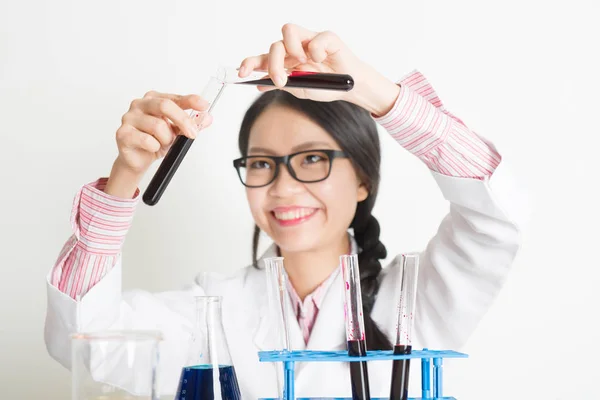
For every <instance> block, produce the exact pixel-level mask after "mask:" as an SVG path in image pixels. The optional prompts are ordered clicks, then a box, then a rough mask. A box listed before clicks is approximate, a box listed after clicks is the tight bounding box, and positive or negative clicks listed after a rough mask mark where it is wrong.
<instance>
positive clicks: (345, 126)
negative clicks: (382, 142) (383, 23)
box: [45, 25, 522, 398]
mask: <svg viewBox="0 0 600 400" xmlns="http://www.w3.org/2000/svg"><path fill="white" fill-rule="evenodd" d="M282 32H283V38H282V40H280V41H278V42H276V43H273V44H272V45H271V48H270V51H269V52H268V53H267V54H263V55H259V56H254V57H249V58H247V59H245V60H244V61H243V62H242V63H241V66H240V76H242V77H244V76H247V75H248V74H249V73H250V72H252V71H254V70H265V71H268V73H269V74H270V76H271V77H272V78H273V79H274V81H275V82H276V83H277V84H278V87H276V88H271V89H273V90H270V89H261V90H265V91H266V93H263V94H262V95H261V96H260V97H259V98H258V99H257V100H256V101H255V102H254V104H252V105H251V107H250V108H249V110H248V111H247V113H246V115H245V117H244V120H243V122H242V125H241V129H240V133H239V149H240V152H241V158H240V159H239V160H237V161H236V163H235V165H236V168H237V169H238V173H239V176H240V180H241V182H242V184H244V185H245V186H246V194H247V201H248V205H249V207H250V210H251V212H252V216H253V218H254V220H255V222H256V226H257V228H256V232H255V237H254V248H255V251H254V262H253V263H252V265H250V266H248V267H246V268H244V269H241V270H240V271H239V272H238V273H236V274H234V275H233V276H230V277H223V278H216V277H212V278H206V279H202V280H200V279H198V280H197V281H196V282H195V283H194V286H193V287H192V288H191V289H189V290H181V291H173V292H167V293H158V294H155V293H147V292H143V291H132V292H126V293H122V291H121V268H122V266H121V259H120V251H121V246H122V244H123V241H124V238H125V236H126V233H127V230H128V228H129V226H130V223H131V221H132V219H133V215H134V211H135V208H136V206H137V204H138V200H139V196H138V195H139V189H138V184H139V182H140V180H141V179H142V176H143V175H144V173H145V172H146V170H147V169H148V167H149V166H150V165H151V163H152V162H154V161H155V160H157V159H159V158H160V157H162V156H163V155H164V154H165V152H166V151H167V149H168V148H169V145H170V144H171V142H172V141H173V139H174V138H175V136H176V135H177V134H183V135H186V136H189V137H195V135H196V134H197V133H198V130H199V129H200V128H201V127H198V126H196V123H195V121H193V120H192V119H190V118H189V117H188V114H187V113H186V112H184V110H185V109H195V110H204V109H206V105H207V104H206V102H205V101H204V100H203V99H201V98H199V97H198V96H193V95H190V96H179V95H173V94H161V93H155V92H150V93H148V94H147V95H146V96H144V98H142V99H137V100H134V101H133V102H132V103H131V108H130V109H129V111H128V112H127V113H126V114H125V115H124V116H123V119H122V121H123V124H122V126H121V127H120V128H119V129H118V131H117V144H118V148H119V155H118V157H117V159H116V161H115V162H114V164H113V167H112V171H111V173H110V176H109V177H108V178H107V179H106V178H102V179H99V180H97V181H95V182H93V183H90V184H87V185H85V186H83V188H82V189H81V191H80V192H79V193H78V194H77V196H76V199H75V202H74V207H73V212H72V224H73V229H74V234H73V235H72V237H71V238H70V239H69V240H68V241H67V243H66V244H65V246H64V248H63V250H62V252H61V253H60V255H59V257H58V260H57V262H56V264H55V266H54V267H53V268H52V270H51V272H50V273H49V275H48V296H49V297H48V312H47V321H46V335H45V338H46V343H47V347H48V351H49V352H50V354H51V355H52V356H53V357H54V358H55V359H56V360H58V361H59V362H60V363H62V364H63V365H65V366H67V367H69V364H70V360H69V359H70V353H69V348H70V346H69V333H71V332H73V331H75V330H81V331H94V330H106V329H159V330H161V331H163V333H164V335H165V341H164V343H163V347H162V350H161V372H162V382H161V388H162V389H163V390H166V391H167V392H168V393H174V391H175V389H176V387H177V383H178V378H179V374H180V368H181V367H182V366H183V364H184V363H185V360H186V357H187V347H186V345H185V343H187V339H188V338H189V334H190V331H191V327H192V326H193V308H194V302H193V297H192V296H193V295H197V294H210V295H213V294H214V295H220V296H223V323H224V326H225V330H226V335H227V339H228V343H229V347H230V351H231V356H232V359H233V363H234V365H235V368H236V372H237V376H238V379H239V384H240V388H241V391H242V395H243V396H244V397H247V398H259V397H265V396H274V395H275V390H276V387H277V386H276V375H275V369H274V368H273V365H271V364H268V363H260V362H259V361H258V357H257V351H259V350H269V349H273V348H275V344H276V338H275V337H274V336H273V334H272V329H270V327H269V321H268V320H267V318H266V317H265V316H266V314H265V310H266V301H267V300H266V297H265V295H264V293H265V278H264V271H263V270H262V268H263V264H262V263H261V262H260V260H257V254H256V247H257V241H258V234H259V232H260V231H259V230H262V231H264V232H265V233H266V234H267V235H268V236H269V237H270V238H272V239H273V242H274V243H273V245H272V247H271V248H270V249H269V250H268V251H267V252H266V254H263V255H262V257H268V256H274V255H277V254H280V255H281V256H283V257H285V268H286V271H287V273H288V275H289V282H290V288H289V289H290V304H293V310H294V312H296V316H297V322H293V323H292V324H291V325H292V326H291V338H292V343H293V348H295V349H303V348H308V349H320V350H333V349H337V350H340V349H345V346H346V338H345V329H344V317H343V313H342V312H340V310H342V309H343V300H342V295H341V293H342V290H343V285H342V277H341V274H340V271H339V266H338V262H339V256H340V255H342V254H348V253H352V252H356V253H358V254H359V263H360V270H361V285H362V295H363V302H364V318H365V325H366V338H367V345H368V348H369V349H385V348H391V340H393V338H394V323H395V310H396V302H397V300H398V298H399V287H398V282H397V279H398V276H397V273H398V261H397V259H394V260H393V261H392V262H391V263H390V264H389V265H388V266H387V267H386V268H383V269H382V265H381V264H380V261H379V260H380V259H383V258H385V257H386V248H385V246H384V245H383V244H382V243H381V242H380V241H379V224H378V222H377V220H376V219H375V217H373V215H372V214H371V210H372V209H373V206H374V204H375V199H376V197H377V189H378V184H379V176H380V159H381V154H380V147H379V140H378V135H377V130H376V122H378V123H379V124H381V125H382V126H383V127H384V128H385V129H386V130H387V131H388V132H389V134H390V135H392V136H393V137H394V138H395V139H396V141H397V142H398V144H399V145H400V146H402V147H403V148H404V149H406V150H408V151H409V152H411V153H412V154H414V155H415V156H416V157H418V158H419V159H421V160H422V161H423V162H424V163H425V164H426V165H427V167H428V168H429V169H430V170H431V173H432V175H433V178H434V179H435V181H436V182H437V184H438V185H439V187H440V189H441V191H442V193H443V195H444V197H445V199H446V200H447V201H448V202H449V205H450V211H449V213H448V215H447V216H446V217H445V218H444V219H443V221H442V222H441V225H440V228H439V231H438V232H437V234H436V235H435V236H434V237H433V238H432V240H431V241H430V242H429V244H428V245H427V246H426V248H425V250H424V251H423V252H422V253H421V268H420V273H419V283H418V296H417V310H416V321H415V333H414V341H413V345H414V347H415V348H422V347H429V348H452V349H460V347H461V346H462V345H463V344H464V343H465V341H466V340H467V338H468V337H469V335H470V334H471V332H472V331H473V330H474V329H475V327H476V325H477V324H478V322H479V321H480V319H481V318H482V316H483V315H484V314H485V312H486V311H487V309H488V308H489V307H490V305H491V303H492V302H493V300H494V298H495V296H496V295H497V293H498V292H499V291H500V289H501V287H502V284H503V282H504V280H505V278H506V275H507V273H508V271H509V269H510V266H511V264H512V263H513V260H514V258H515V255H516V253H517V250H518V248H519V244H520V229H521V227H520V224H521V222H520V216H521V215H522V204H521V194H520V193H519V192H518V191H516V190H515V189H513V187H514V186H513V185H512V180H511V177H510V175H509V173H508V171H507V168H506V166H505V164H506V162H505V161H504V159H503V156H502V155H501V154H500V153H499V152H498V151H497V150H496V149H495V148H494V146H493V145H491V144H490V143H488V142H487V141H485V140H484V139H482V138H481V137H480V136H478V135H477V134H475V133H474V132H473V131H471V130H470V129H469V128H468V127H467V126H466V125H465V124H464V123H463V122H462V121H461V120H460V119H459V118H457V117H455V116H453V115H452V114H450V113H449V112H448V111H447V110H446V109H445V108H444V106H443V105H442V102H441V101H440V99H439V98H438V97H437V95H436V93H435V92H434V90H433V88H432V86H431V85H430V84H429V83H428V82H427V80H426V79H425V78H424V77H423V76H422V75H421V74H420V73H418V72H413V73H411V74H409V75H408V76H406V77H405V78H404V79H402V80H401V81H400V82H398V83H394V82H391V81H389V80H387V79H386V78H384V77H383V76H382V75H380V74H379V73H377V72H376V71H375V70H374V69H373V68H371V67H370V66H368V65H366V64H365V63H363V62H362V61H361V60H359V59H358V58H357V57H356V56H354V55H353V54H352V53H351V51H350V50H349V49H348V48H347V47H346V45H345V44H344V43H343V42H342V41H341V40H340V39H339V38H338V37H337V36H336V35H335V34H333V33H331V32H321V33H317V32H311V31H309V30H307V29H304V28H302V27H299V26H295V25H285V26H284V28H283V30H282ZM285 69H296V70H312V71H325V72H336V73H347V74H350V75H352V76H353V77H354V79H355V87H354V89H353V90H351V91H350V92H344V93H339V92H332V91H313V90H297V89H296V90H294V89H287V88H284V87H283V86H284V85H285V82H286V73H285ZM167 120H170V121H172V123H171V122H165V121H167ZM210 123H211V120H210V118H206V119H205V120H204V123H203V125H204V126H208V125H209V124H210ZM350 228H351V229H350ZM390 365H391V363H374V364H372V365H370V366H369V373H370V376H371V385H370V386H371V394H372V396H382V397H383V396H387V395H388V394H389V384H390V381H389V377H390ZM412 375H413V376H414V375H417V374H412ZM325 376H326V377H327V379H323V377H325ZM296 385H297V386H296V394H297V396H300V397H317V396H331V397H335V396H350V382H349V372H348V365H347V364H344V363H311V364H307V365H298V367H297V375H296ZM413 388H414V389H416V387H414V385H413Z"/></svg>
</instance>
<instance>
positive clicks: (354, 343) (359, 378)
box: [348, 340, 371, 400]
mask: <svg viewBox="0 0 600 400" xmlns="http://www.w3.org/2000/svg"><path fill="white" fill-rule="evenodd" d="M348 355H350V356H366V355H367V345H366V344H365V341H364V340H349V341H348ZM350 380H351V382H352V400H370V399H371V392H370V390H369V373H368V370H367V362H366V361H359V362H351V363H350Z"/></svg>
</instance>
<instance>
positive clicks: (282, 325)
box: [263, 257, 294, 400]
mask: <svg viewBox="0 0 600 400" xmlns="http://www.w3.org/2000/svg"><path fill="white" fill-rule="evenodd" d="M263 261H264V263H265V275H266V280H267V299H268V306H269V313H268V315H269V317H270V318H271V321H273V322H274V325H275V326H274V330H275V334H276V336H277V339H278V348H277V349H275V350H279V351H289V350H290V336H289V330H288V321H289V316H288V308H287V307H286V302H287V296H288V293H287V286H286V283H287V275H286V273H285V269H284V265H283V257H268V258H265V259H264V260H263ZM275 368H277V370H276V371H277V372H276V373H277V394H278V396H279V398H281V399H284V400H286V399H288V397H290V396H289V394H288V393H286V392H285V391H284V388H290V387H293V380H294V376H293V371H289V370H288V369H287V368H285V366H284V365H280V363H277V365H276V366H275ZM281 376H283V378H281ZM282 385H283V388H282Z"/></svg>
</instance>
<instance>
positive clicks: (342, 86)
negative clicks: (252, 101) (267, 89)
mask: <svg viewBox="0 0 600 400" xmlns="http://www.w3.org/2000/svg"><path fill="white" fill-rule="evenodd" d="M235 84H236V85H255V86H275V84H274V83H273V81H272V80H271V79H270V78H263V79H254V80H251V81H242V82H236V83H235ZM285 87H289V88H303V89H323V90H337V91H344V92H347V91H349V90H352V88H353V87H354V79H353V78H352V77H351V76H350V75H346V74H332V73H326V72H311V71H295V72H292V73H291V74H290V75H288V78H287V83H286V85H285Z"/></svg>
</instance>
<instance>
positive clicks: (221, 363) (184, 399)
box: [175, 296, 241, 400]
mask: <svg viewBox="0 0 600 400" xmlns="http://www.w3.org/2000/svg"><path fill="white" fill-rule="evenodd" d="M239 399H241V395H240V388H239V385H238V381H237V377H236V374H235V368H234V367H233V363H232V361H231V355H230V354H229V346H228V345H227V339H226V337H225V330H224V329H223V322H222V319H221V297H218V296H198V297H196V327H195V329H194V334H193V337H192V343H191V346H190V356H189V358H188V362H187V363H186V365H185V366H184V367H183V369H182V371H181V378H180V381H179V387H178V389H177V395H176V397H175V400H239Z"/></svg>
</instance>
